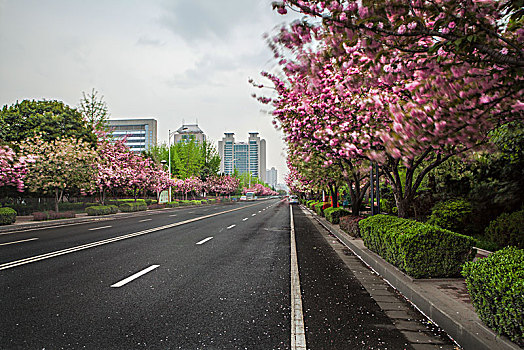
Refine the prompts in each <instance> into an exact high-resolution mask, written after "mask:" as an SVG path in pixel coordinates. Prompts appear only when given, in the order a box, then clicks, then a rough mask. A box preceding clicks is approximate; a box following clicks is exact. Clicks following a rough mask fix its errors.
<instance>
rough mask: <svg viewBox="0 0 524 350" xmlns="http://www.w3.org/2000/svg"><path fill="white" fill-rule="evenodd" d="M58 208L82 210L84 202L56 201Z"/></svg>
mask: <svg viewBox="0 0 524 350" xmlns="http://www.w3.org/2000/svg"><path fill="white" fill-rule="evenodd" d="M58 209H59V210H60V211H68V210H74V211H83V210H84V203H83V202H76V203H69V202H64V203H58Z"/></svg>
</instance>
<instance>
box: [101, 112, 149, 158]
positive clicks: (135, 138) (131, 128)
mask: <svg viewBox="0 0 524 350" xmlns="http://www.w3.org/2000/svg"><path fill="white" fill-rule="evenodd" d="M107 126H108V129H109V132H110V133H111V134H112V136H113V137H114V138H115V139H123V138H126V142H125V143H126V145H127V146H128V147H129V149H130V150H131V151H133V152H142V151H146V150H147V149H149V148H150V147H152V146H156V144H157V121H156V119H110V120H108V121H107Z"/></svg>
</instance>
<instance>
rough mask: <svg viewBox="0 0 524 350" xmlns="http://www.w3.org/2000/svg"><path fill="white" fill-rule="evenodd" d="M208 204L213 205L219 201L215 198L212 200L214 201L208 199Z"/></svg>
mask: <svg viewBox="0 0 524 350" xmlns="http://www.w3.org/2000/svg"><path fill="white" fill-rule="evenodd" d="M207 202H208V203H209V204H212V203H216V202H217V200H216V199H215V198H212V199H208V200H207Z"/></svg>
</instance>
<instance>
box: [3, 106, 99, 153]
mask: <svg viewBox="0 0 524 350" xmlns="http://www.w3.org/2000/svg"><path fill="white" fill-rule="evenodd" d="M0 126H1V128H0V139H1V140H3V141H5V142H9V143H19V142H21V141H23V140H29V139H31V138H33V137H35V136H36V135H37V134H40V135H41V138H42V140H43V141H46V142H47V141H53V140H56V139H59V138H75V139H77V140H82V141H85V142H87V143H89V144H91V145H95V144H96V136H95V134H94V133H93V130H92V129H91V128H90V127H89V126H88V125H87V123H86V122H85V121H84V120H83V118H82V114H81V113H80V112H79V111H77V110H76V109H74V108H71V107H69V106H67V105H65V104H64V103H63V102H60V101H45V100H44V101H34V100H33V101H29V100H24V101H22V102H17V103H15V104H13V105H11V106H7V105H5V106H4V107H3V108H2V110H1V111H0Z"/></svg>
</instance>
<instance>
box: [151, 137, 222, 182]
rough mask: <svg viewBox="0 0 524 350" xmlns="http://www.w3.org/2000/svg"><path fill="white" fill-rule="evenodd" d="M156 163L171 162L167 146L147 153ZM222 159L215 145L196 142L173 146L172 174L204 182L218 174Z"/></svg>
mask: <svg viewBox="0 0 524 350" xmlns="http://www.w3.org/2000/svg"><path fill="white" fill-rule="evenodd" d="M145 155H146V156H147V157H149V158H151V159H152V160H153V161H154V162H155V163H157V164H160V162H161V161H163V160H165V161H166V162H168V161H169V148H168V146H167V145H166V144H161V145H159V146H155V147H151V148H150V149H149V150H148V151H146V152H145ZM219 168H220V157H219V156H218V152H217V150H216V148H215V147H214V146H213V144H211V143H209V142H207V141H206V142H204V143H199V142H195V141H194V140H190V141H189V142H179V143H176V144H172V145H171V174H172V176H174V177H176V178H179V179H186V178H189V177H192V176H196V177H199V178H200V179H202V180H205V179H207V177H209V176H211V175H215V174H217V173H218V170H219Z"/></svg>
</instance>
